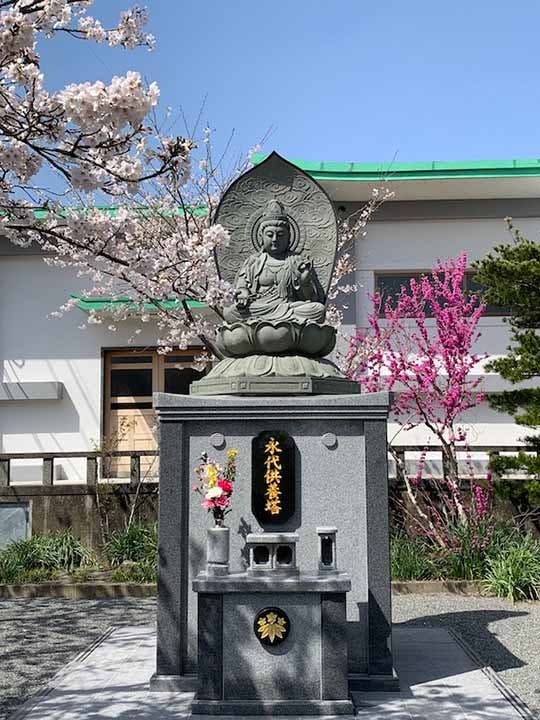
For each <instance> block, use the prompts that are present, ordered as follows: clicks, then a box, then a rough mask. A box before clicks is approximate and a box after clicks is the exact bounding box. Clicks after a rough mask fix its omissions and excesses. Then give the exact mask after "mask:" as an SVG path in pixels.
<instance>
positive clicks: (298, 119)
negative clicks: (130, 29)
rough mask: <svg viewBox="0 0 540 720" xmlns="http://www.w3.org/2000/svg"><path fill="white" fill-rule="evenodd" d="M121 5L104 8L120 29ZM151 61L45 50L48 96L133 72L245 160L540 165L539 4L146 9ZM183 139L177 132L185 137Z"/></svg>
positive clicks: (176, 3) (237, 2)
mask: <svg viewBox="0 0 540 720" xmlns="http://www.w3.org/2000/svg"><path fill="white" fill-rule="evenodd" d="M128 5H129V2H124V1H123V0H122V1H120V0H97V2H96V3H95V10H94V13H95V14H96V15H98V16H100V17H104V18H106V19H109V20H110V19H112V18H113V17H115V16H116V15H117V14H118V12H119V11H120V10H121V9H123V8H126V7H127V6H128ZM146 5H147V7H148V9H149V12H150V16H151V17H150V24H149V30H150V31H151V32H152V33H153V34H154V35H155V36H156V39H157V47H156V50H155V51H154V52H153V53H148V52H147V51H145V50H136V51H123V50H112V49H108V48H104V47H102V46H99V45H92V46H91V47H90V44H89V43H77V42H76V41H72V40H65V41H64V40H62V41H60V42H58V43H57V42H53V43H47V44H46V45H44V47H43V65H44V68H45V70H46V72H47V77H48V79H49V84H50V86H51V87H53V88H54V87H59V86H61V85H63V84H65V83H67V82H82V81H85V80H95V79H103V80H108V79H110V77H111V76H112V75H114V74H118V73H123V72H125V71H126V70H128V69H134V70H139V71H140V72H141V73H143V74H144V75H145V77H146V78H147V79H148V80H149V81H151V80H156V81H157V83H158V84H159V86H160V88H161V92H162V95H161V98H162V105H163V106H166V105H170V106H171V107H172V108H173V111H176V110H177V109H178V108H179V107H180V106H182V108H183V109H184V112H185V114H186V115H187V116H188V117H189V118H191V119H194V118H195V117H196V116H197V113H198V111H199V108H200V107H201V103H202V102H203V100H204V98H205V97H206V98H207V99H206V104H205V108H204V118H205V119H206V120H207V121H208V122H209V123H210V124H211V126H212V127H214V128H216V131H217V133H218V138H219V139H220V140H218V142H224V141H225V139H226V138H227V137H228V136H229V133H230V132H231V131H233V130H234V148H235V149H236V150H238V151H247V149H248V148H249V147H250V146H251V145H254V144H255V143H257V142H258V141H259V140H260V138H261V137H263V136H264V135H265V133H266V132H267V131H268V130H269V129H272V133H271V136H270V139H269V140H268V141H267V143H266V144H265V149H266V150H272V149H275V150H277V151H278V152H280V153H281V154H282V155H284V156H286V157H289V158H291V159H298V158H300V159H304V160H332V161H356V162H362V161H366V162H384V163H387V162H390V161H392V160H395V161H397V162H414V161H429V160H483V159H510V158H527V157H540V118H539V115H540V113H539V110H540V42H539V38H538V32H539V31H538V28H539V27H540V3H538V2H537V0H514V2H511V3H510V2H507V0H505V1H503V0H468V1H467V2H466V1H465V0H446V1H445V2H442V1H437V0H435V2H434V1H433V0H379V2H373V3H370V2H366V0H325V1H324V2H323V1H322V0H288V1H286V0H273V1H272V2H271V1H270V0H148V1H147V2H146ZM176 129H177V130H178V132H181V131H182V126H181V124H179V125H178V126H177V127H176Z"/></svg>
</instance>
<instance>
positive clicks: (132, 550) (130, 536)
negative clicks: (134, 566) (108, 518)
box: [105, 524, 158, 567]
mask: <svg viewBox="0 0 540 720" xmlns="http://www.w3.org/2000/svg"><path fill="white" fill-rule="evenodd" d="M157 547H158V538H157V528H156V526H155V525H154V526H152V527H149V526H147V525H138V524H134V525H131V526H130V527H129V528H128V529H127V530H121V531H117V532H114V533H113V534H112V536H111V539H110V540H109V542H108V543H106V545H105V556H106V557H107V560H108V561H109V562H110V564H111V565H112V566H113V567H118V566H119V565H121V564H122V563H124V562H136V563H139V562H143V563H144V562H153V563H154V564H155V563H156V561H157Z"/></svg>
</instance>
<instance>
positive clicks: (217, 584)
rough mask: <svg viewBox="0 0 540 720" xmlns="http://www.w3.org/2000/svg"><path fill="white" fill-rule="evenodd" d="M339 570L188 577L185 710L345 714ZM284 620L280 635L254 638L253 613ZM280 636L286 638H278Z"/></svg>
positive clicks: (344, 583) (348, 708)
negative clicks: (193, 667) (190, 670)
mask: <svg viewBox="0 0 540 720" xmlns="http://www.w3.org/2000/svg"><path fill="white" fill-rule="evenodd" d="M350 587H351V583H350V580H349V578H348V576H347V575H345V574H342V575H340V576H336V577H335V578H333V579H332V581H331V582H328V579H327V578H319V577H305V576H302V575H300V576H299V577H297V578H287V579H275V581H274V582H272V581H271V579H270V578H265V579H262V578H261V579H259V578H254V577H252V576H249V575H246V574H245V573H241V574H238V575H236V576H234V575H229V576H228V577H227V578H220V579H217V578H209V577H207V576H206V575H204V574H202V575H200V576H199V577H198V578H197V579H196V580H195V581H194V582H193V589H194V590H195V592H197V593H198V610H199V612H198V616H199V623H198V625H199V627H198V637H199V667H198V689H197V694H196V696H195V700H194V701H193V704H192V708H191V709H192V712H193V714H196V715H197V714H203V715H234V716H237V715H268V714H278V715H294V716H298V715H329V714H332V715H346V714H348V715H352V714H353V712H354V710H353V705H352V703H351V701H350V698H349V688H348V678H347V672H348V668H347V636H346V622H345V617H346V610H345V605H346V601H345V597H346V596H345V593H346V592H348V591H349V590H350ZM268 610H272V611H274V617H275V616H276V615H277V616H278V617H279V615H280V613H282V618H283V619H284V618H286V621H285V620H283V622H284V623H286V625H285V628H284V631H283V637H281V638H280V637H279V636H278V637H275V638H273V641H272V642H270V641H269V640H267V641H266V643H264V642H261V641H260V640H259V635H261V630H260V629H258V625H257V622H256V620H257V618H258V617H259V616H260V615H262V617H263V620H264V618H265V617H266V613H267V611H268ZM285 633H286V636H285Z"/></svg>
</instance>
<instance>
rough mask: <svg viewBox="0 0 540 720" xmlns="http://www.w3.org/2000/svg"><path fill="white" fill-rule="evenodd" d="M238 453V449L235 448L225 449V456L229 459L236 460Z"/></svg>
mask: <svg viewBox="0 0 540 720" xmlns="http://www.w3.org/2000/svg"><path fill="white" fill-rule="evenodd" d="M237 455H238V450H236V449H235V448H231V449H230V450H227V457H228V458H229V460H236V456H237Z"/></svg>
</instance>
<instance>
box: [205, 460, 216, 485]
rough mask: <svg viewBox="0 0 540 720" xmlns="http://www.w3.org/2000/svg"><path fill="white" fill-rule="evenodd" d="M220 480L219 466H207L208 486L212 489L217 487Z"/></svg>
mask: <svg viewBox="0 0 540 720" xmlns="http://www.w3.org/2000/svg"><path fill="white" fill-rule="evenodd" d="M218 480H219V472H218V469H217V466H216V465H214V464H208V465H207V466H206V484H207V485H208V487H210V488H212V487H215V486H216V485H217V481H218Z"/></svg>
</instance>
